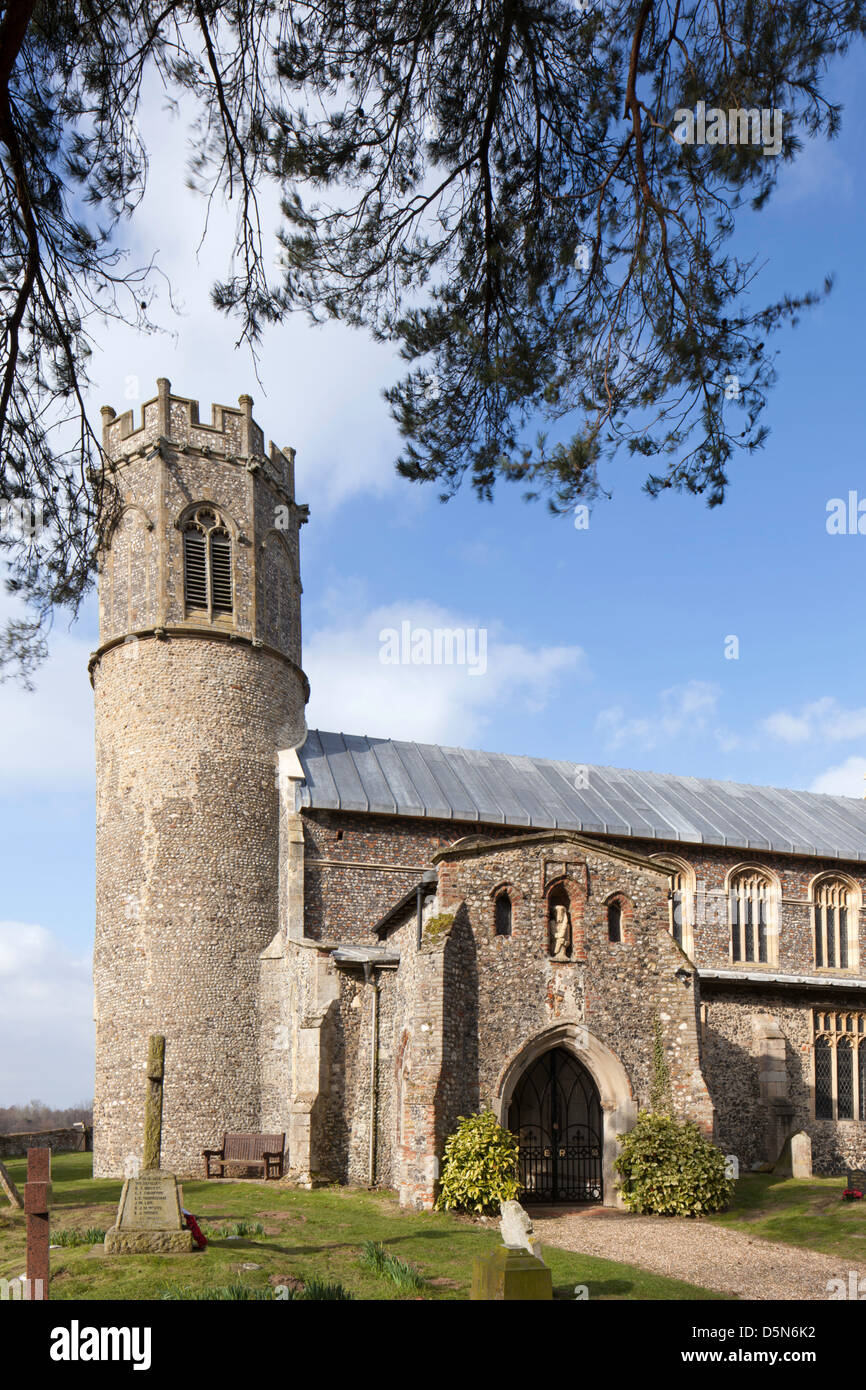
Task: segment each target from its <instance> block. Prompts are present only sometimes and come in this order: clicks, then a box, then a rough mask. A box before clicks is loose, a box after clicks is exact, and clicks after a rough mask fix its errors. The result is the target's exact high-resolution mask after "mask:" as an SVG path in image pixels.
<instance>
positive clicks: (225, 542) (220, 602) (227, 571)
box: [210, 531, 232, 613]
mask: <svg viewBox="0 0 866 1390" xmlns="http://www.w3.org/2000/svg"><path fill="white" fill-rule="evenodd" d="M210 563H211V576H212V583H213V608H214V612H215V613H231V611H232V543H231V541H230V540H229V538H228V536H227V535H226V534H225V532H224V531H212V532H211V538H210Z"/></svg>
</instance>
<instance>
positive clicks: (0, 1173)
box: [0, 1163, 24, 1211]
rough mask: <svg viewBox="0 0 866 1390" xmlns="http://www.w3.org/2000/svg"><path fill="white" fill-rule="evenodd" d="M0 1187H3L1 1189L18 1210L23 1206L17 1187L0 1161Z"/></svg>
mask: <svg viewBox="0 0 866 1390" xmlns="http://www.w3.org/2000/svg"><path fill="white" fill-rule="evenodd" d="M0 1187H2V1188H3V1191H4V1192H5V1193H6V1196H7V1197H8V1198H9V1201H10V1202H11V1203H12V1205H13V1207H17V1208H18V1210H19V1211H20V1210H21V1208H22V1207H23V1206H24V1203H23V1202H22V1200H21V1193H20V1192H19V1191H18V1188H17V1187H16V1186H15V1184H14V1182H13V1181H12V1179H11V1178H10V1176H9V1174H8V1173H7V1171H6V1169H5V1167H4V1165H3V1164H2V1163H0Z"/></svg>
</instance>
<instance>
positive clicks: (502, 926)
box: [493, 891, 511, 936]
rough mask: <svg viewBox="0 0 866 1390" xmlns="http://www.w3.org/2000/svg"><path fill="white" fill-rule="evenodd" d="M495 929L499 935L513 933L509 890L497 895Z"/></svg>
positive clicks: (494, 912) (494, 916)
mask: <svg viewBox="0 0 866 1390" xmlns="http://www.w3.org/2000/svg"><path fill="white" fill-rule="evenodd" d="M493 930H494V932H495V934H496V935H497V936H510V935H511V897H510V895H509V893H508V892H507V891H503V892H501V893H498V894H497V895H496V903H495V906H494V911H493Z"/></svg>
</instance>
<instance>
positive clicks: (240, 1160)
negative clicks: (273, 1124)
mask: <svg viewBox="0 0 866 1390" xmlns="http://www.w3.org/2000/svg"><path fill="white" fill-rule="evenodd" d="M285 1143H286V1136H285V1134H224V1135H223V1144H222V1148H221V1149H205V1150H204V1151H203V1153H202V1158H203V1159H204V1166H205V1177H206V1178H222V1177H225V1170H226V1168H227V1167H228V1165H229V1164H230V1163H234V1164H239V1165H240V1166H241V1167H244V1168H260V1169H261V1171H262V1174H263V1176H264V1177H265V1178H281V1177H282V1176H283V1149H284V1148H285ZM211 1164H214V1165H215V1166H216V1168H217V1169H218V1170H219V1171H218V1172H216V1173H212V1172H211Z"/></svg>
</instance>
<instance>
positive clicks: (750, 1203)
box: [709, 1173, 866, 1263]
mask: <svg viewBox="0 0 866 1390" xmlns="http://www.w3.org/2000/svg"><path fill="white" fill-rule="evenodd" d="M844 1190H845V1179H844V1178H777V1177H774V1176H773V1174H772V1173H744V1174H743V1176H742V1177H741V1178H739V1180H738V1181H737V1185H736V1189H735V1192H734V1199H733V1202H732V1203H731V1205H730V1207H729V1208H728V1210H727V1211H724V1212H721V1213H719V1215H718V1216H712V1217H710V1218H709V1219H710V1220H711V1221H715V1222H717V1223H718V1225H720V1226H731V1227H733V1228H734V1229H736V1230H738V1231H746V1232H748V1233H749V1234H750V1235H758V1236H763V1237H764V1238H765V1239H766V1240H779V1241H784V1243H785V1244H786V1245H802V1246H805V1247H806V1249H807V1250H818V1251H820V1253H821V1254H823V1255H842V1256H844V1257H845V1258H846V1259H851V1260H856V1261H858V1262H861V1263H866V1198H864V1199H863V1201H862V1202H843V1201H842V1193H843V1192H844Z"/></svg>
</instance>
